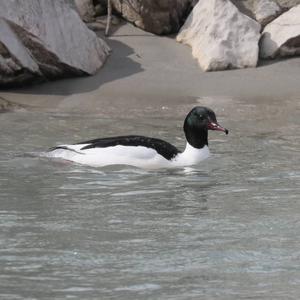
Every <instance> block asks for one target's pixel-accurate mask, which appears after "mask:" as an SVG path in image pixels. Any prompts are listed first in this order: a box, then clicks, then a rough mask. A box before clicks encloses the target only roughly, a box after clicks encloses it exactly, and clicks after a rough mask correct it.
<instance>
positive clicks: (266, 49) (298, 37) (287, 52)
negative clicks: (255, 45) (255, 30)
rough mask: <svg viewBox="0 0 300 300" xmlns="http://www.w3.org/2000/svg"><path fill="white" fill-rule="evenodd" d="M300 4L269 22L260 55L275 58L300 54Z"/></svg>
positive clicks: (261, 43)
mask: <svg viewBox="0 0 300 300" xmlns="http://www.w3.org/2000/svg"><path fill="white" fill-rule="evenodd" d="M299 20H300V5H297V6H295V7H293V8H291V9H290V10H288V11H287V12H285V13H283V14H282V15H281V16H280V17H278V18H277V19H275V20H274V21H273V22H271V23H270V24H268V25H267V26H266V27H265V29H264V31H263V34H262V37H261V41H260V56H261V57H262V58H275V57H280V56H281V57H282V56H291V55H299V54H300V22H299Z"/></svg>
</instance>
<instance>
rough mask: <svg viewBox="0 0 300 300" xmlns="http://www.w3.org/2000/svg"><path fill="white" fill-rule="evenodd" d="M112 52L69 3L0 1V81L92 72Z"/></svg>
mask: <svg viewBox="0 0 300 300" xmlns="http://www.w3.org/2000/svg"><path fill="white" fill-rule="evenodd" d="M108 54H109V47H108V46H107V45H106V43H105V42H104V41H102V40H100V39H99V38H98V37H97V36H96V35H95V33H94V32H92V31H90V30H89V29H88V28H87V27H86V26H85V24H84V23H83V22H82V21H81V19H80V17H79V15H78V14H77V12H76V11H75V10H74V9H73V7H72V6H71V3H69V2H67V1H64V0H55V1H47V0H26V1H22V0H10V1H1V2H0V85H10V84H22V83H27V82H32V81H37V80H48V79H54V78H59V77H67V76H78V75H91V74H94V73H95V72H96V71H97V70H98V69H99V68H100V67H101V66H102V65H103V63H104V61H105V59H106V57H107V55H108Z"/></svg>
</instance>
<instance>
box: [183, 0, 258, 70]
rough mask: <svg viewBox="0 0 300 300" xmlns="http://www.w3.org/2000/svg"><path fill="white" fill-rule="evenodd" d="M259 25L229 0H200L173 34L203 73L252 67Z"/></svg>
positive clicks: (254, 61)
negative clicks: (191, 55) (178, 29)
mask: <svg viewBox="0 0 300 300" xmlns="http://www.w3.org/2000/svg"><path fill="white" fill-rule="evenodd" d="M259 37H260V25H259V24H258V23H257V22H256V21H254V20H252V19H250V18H249V17H247V16H245V15H244V14H242V13H240V12H239V10H238V9H237V8H236V6H234V5H233V4H232V3H231V2H230V1H229V0H210V1H206V0H200V1H199V2H198V4H197V5H196V6H195V7H194V9H193V11H192V12H191V14H190V15H189V17H188V18H187V20H186V22H185V24H184V25H183V27H182V28H181V29H180V32H179V34H178V35H177V41H178V42H182V43H185V44H188V45H190V46H191V47H192V53H193V56H194V57H195V58H197V59H198V62H199V64H200V66H201V68H202V69H203V70H204V71H216V70H224V69H231V68H246V67H255V66H256V64H257V60H258V40H259Z"/></svg>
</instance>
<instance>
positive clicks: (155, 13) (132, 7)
mask: <svg viewBox="0 0 300 300" xmlns="http://www.w3.org/2000/svg"><path fill="white" fill-rule="evenodd" d="M111 1H112V6H113V9H114V10H115V11H116V12H117V13H119V14H120V15H121V16H122V17H123V18H124V19H126V20H127V21H129V22H132V23H134V24H135V25H136V26H137V27H139V28H141V29H143V30H146V31H149V32H152V33H155V34H169V33H172V32H178V30H179V28H180V26H181V24H182V21H183V19H184V17H185V15H186V13H187V11H188V9H189V7H190V4H191V0H160V1H153V0H143V1H140V0H111Z"/></svg>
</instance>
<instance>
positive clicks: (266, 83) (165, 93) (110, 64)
mask: <svg viewBox="0 0 300 300" xmlns="http://www.w3.org/2000/svg"><path fill="white" fill-rule="evenodd" d="M107 42H108V44H109V45H110V46H111V48H112V50H113V51H112V54H111V57H109V59H108V61H107V62H106V64H105V66H104V67H103V68H102V69H101V70H100V71H99V72H98V73H97V74H96V75H95V76H92V77H85V78H75V79H74V78H73V79H65V80H58V81H54V82H47V83H43V84H39V85H34V86H30V87H27V88H18V89H10V90H6V91H1V92H0V96H1V97H3V98H5V99H7V100H9V101H13V102H15V103H18V104H22V105H26V106H28V107H31V108H33V109H37V110H58V111H68V112H70V111H80V112H87V113H88V112H99V113H108V112H109V111H110V110H112V107H113V110H114V111H115V110H122V111H127V112H128V111H129V110H132V109H134V108H140V109H143V108H145V107H147V106H148V105H151V106H154V107H155V106H160V107H162V106H164V105H168V106H172V104H176V105H178V104H180V103H184V104H190V103H194V102H195V99H199V98H205V97H206V98H207V97H212V98H215V99H220V101H221V99H222V100H226V99H238V100H243V101H250V100H251V102H257V101H261V100H262V99H263V100H264V101H266V100H268V99H270V101H285V100H290V99H295V101H299V98H300V84H299V82H300V58H290V59H285V60H280V61H267V62H263V63H260V66H259V67H258V68H255V69H243V70H229V71H222V72H209V73H205V72H203V71H201V69H200V67H199V66H198V63H197V61H196V60H195V59H194V58H193V57H192V54H191V49H190V48H189V47H188V46H185V45H182V44H178V43H177V42H176V41H175V39H174V38H171V37H158V36H155V35H152V34H150V33H147V32H144V31H142V30H139V29H137V28H135V27H133V26H132V25H129V24H127V25H122V26H120V27H119V28H118V29H116V30H115V31H114V32H113V33H112V35H111V37H110V38H109V39H107ZM225 102H226V101H225Z"/></svg>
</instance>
